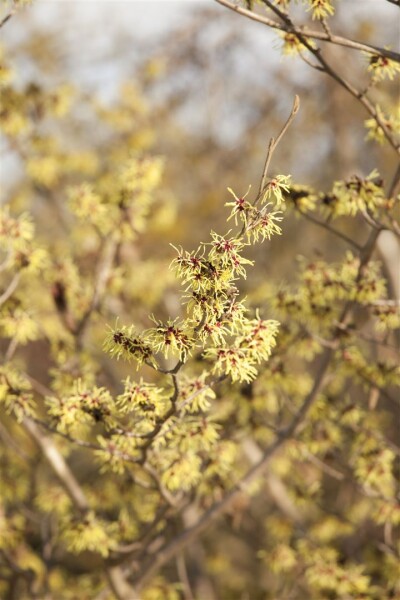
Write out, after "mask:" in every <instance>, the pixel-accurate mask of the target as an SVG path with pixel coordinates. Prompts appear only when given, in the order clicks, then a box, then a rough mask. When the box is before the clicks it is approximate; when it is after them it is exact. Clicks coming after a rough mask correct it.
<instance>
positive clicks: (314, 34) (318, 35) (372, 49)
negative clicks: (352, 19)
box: [215, 0, 400, 62]
mask: <svg viewBox="0 0 400 600" xmlns="http://www.w3.org/2000/svg"><path fill="white" fill-rule="evenodd" d="M215 1H216V2H218V4H222V5H223V6H226V7H227V8H229V9H230V10H233V11H234V12H236V13H238V14H240V15H244V16H245V17H248V18H249V19H252V20H253V21H257V22H258V23H262V24H263V25H267V26H268V27H271V28H272V29H279V30H280V31H285V32H287V33H294V34H299V35H304V36H306V37H309V38H312V39H315V40H321V41H322V42H329V43H331V44H336V45H337V46H345V47H346V48H351V49H353V50H359V51H362V52H369V53H371V54H379V55H380V56H385V57H386V58H389V59H390V60H394V61H396V62H400V54H399V53H398V52H394V51H393V50H388V49H387V48H380V47H379V46H373V45H372V44H365V43H363V42H357V41H356V40H352V39H349V38H344V37H341V36H339V35H334V34H332V33H328V32H327V31H325V32H324V33H323V32H322V31H316V30H314V29H307V28H306V27H294V26H288V25H284V24H282V23H278V22H276V21H274V20H273V19H269V18H268V17H264V16H262V15H259V14H257V13H255V12H252V11H251V10H247V9H246V8H242V7H241V6H238V5H237V4H234V3H233V2H230V1H229V0H215ZM388 1H389V2H391V1H392V0H388ZM393 3H396V4H397V2H396V0H393ZM397 6H398V4H397ZM280 12H283V11H280Z"/></svg>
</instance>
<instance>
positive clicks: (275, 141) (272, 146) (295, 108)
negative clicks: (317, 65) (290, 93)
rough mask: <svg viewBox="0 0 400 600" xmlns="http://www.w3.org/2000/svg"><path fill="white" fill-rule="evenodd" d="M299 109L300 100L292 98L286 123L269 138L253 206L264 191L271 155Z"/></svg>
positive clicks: (296, 97)
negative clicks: (275, 135) (275, 134)
mask: <svg viewBox="0 0 400 600" xmlns="http://www.w3.org/2000/svg"><path fill="white" fill-rule="evenodd" d="M299 108H300V98H299V97H298V96H297V94H296V96H295V97H294V101H293V107H292V110H291V111H290V115H289V117H288V119H287V121H286V123H285V124H284V126H283V127H282V129H281V131H280V133H279V134H278V136H277V138H276V139H275V138H271V139H270V141H269V144H268V151H267V157H266V159H265V164H264V170H263V174H262V177H261V183H260V189H259V192H258V196H257V200H256V202H255V203H254V205H256V203H257V201H258V200H259V199H260V198H261V195H262V193H263V191H264V189H265V184H266V180H267V173H268V169H269V165H270V162H271V159H272V155H273V153H274V152H275V150H276V148H277V146H278V144H279V142H280V141H281V139H282V138H283V136H284V135H285V133H286V132H287V130H288V129H289V127H290V125H291V123H292V121H293V119H294V118H295V116H296V114H297V113H298V112H299Z"/></svg>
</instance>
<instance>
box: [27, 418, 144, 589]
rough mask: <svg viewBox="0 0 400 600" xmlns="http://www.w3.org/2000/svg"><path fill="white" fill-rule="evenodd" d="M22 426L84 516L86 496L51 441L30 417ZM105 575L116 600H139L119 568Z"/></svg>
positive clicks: (106, 568) (87, 506)
mask: <svg viewBox="0 0 400 600" xmlns="http://www.w3.org/2000/svg"><path fill="white" fill-rule="evenodd" d="M23 425H24V427H25V429H26V430H27V431H28V432H29V433H30V435H31V437H32V438H33V439H34V440H35V442H36V443H37V445H38V446H39V448H40V449H41V451H42V452H43V455H44V456H45V458H46V460H47V462H48V463H49V465H50V466H51V468H52V469H53V471H54V473H55V474H56V475H57V477H58V479H59V480H60V483H61V484H62V486H63V487H64V489H65V491H66V492H67V494H68V496H69V497H70V498H71V500H72V502H73V504H74V506H75V507H76V508H77V509H78V510H79V511H80V513H81V514H82V515H84V514H85V513H86V512H87V511H88V510H89V503H88V500H87V498H86V495H85V493H84V491H83V490H82V488H81V486H80V485H79V483H78V481H77V479H76V478H75V476H74V474H73V473H72V471H71V469H70V468H69V466H68V464H67V463H66V461H65V459H64V457H63V456H62V454H61V453H60V452H59V450H58V449H57V447H56V445H55V444H54V442H53V440H52V439H51V438H49V437H47V436H46V435H44V434H43V433H42V432H41V431H40V429H39V427H38V426H37V424H36V423H35V421H34V420H33V419H31V418H30V417H25V418H24V420H23ZM105 574H106V577H107V580H108V582H109V585H110V587H111V589H112V591H113V593H114V595H115V597H116V598H117V599H118V600H139V598H138V597H137V595H136V592H135V590H134V589H133V588H132V587H131V586H130V585H129V584H128V583H127V581H126V580H125V577H124V575H123V572H122V570H121V568H120V567H110V566H106V567H105Z"/></svg>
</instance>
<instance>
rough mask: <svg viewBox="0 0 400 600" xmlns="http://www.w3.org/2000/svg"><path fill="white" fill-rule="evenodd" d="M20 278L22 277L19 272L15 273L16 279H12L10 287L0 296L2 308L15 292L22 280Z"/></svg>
mask: <svg viewBox="0 0 400 600" xmlns="http://www.w3.org/2000/svg"><path fill="white" fill-rule="evenodd" d="M20 277H21V274H20V273H19V272H18V273H15V275H14V277H13V278H12V279H11V281H10V283H9V284H8V287H7V288H6V290H5V291H4V292H3V293H2V295H1V296H0V306H1V305H2V304H4V303H5V302H7V300H8V299H9V297H10V296H11V295H12V294H13V293H14V292H15V290H16V288H17V285H18V282H19V280H20Z"/></svg>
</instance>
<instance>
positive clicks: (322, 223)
mask: <svg viewBox="0 0 400 600" xmlns="http://www.w3.org/2000/svg"><path fill="white" fill-rule="evenodd" d="M295 208H296V210H297V211H298V212H299V213H300V214H301V215H302V216H303V217H305V218H306V219H307V220H308V221H310V222H311V223H314V224H315V225H318V226H319V227H322V228H323V229H326V231H329V232H330V233H332V234H333V235H336V236H337V237H339V238H340V239H342V240H343V241H344V242H347V244H350V246H353V247H354V248H356V249H357V250H359V251H360V250H361V246H360V245H359V244H357V242H355V241H354V240H352V239H351V238H349V237H348V236H347V235H345V234H344V233H342V232H341V231H339V230H338V229H335V228H334V227H332V226H331V225H329V223H327V222H326V221H320V220H319V219H317V218H316V217H314V216H313V215H310V214H309V213H306V212H304V211H302V210H301V209H300V208H299V207H298V206H296V205H295Z"/></svg>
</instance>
